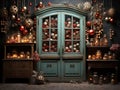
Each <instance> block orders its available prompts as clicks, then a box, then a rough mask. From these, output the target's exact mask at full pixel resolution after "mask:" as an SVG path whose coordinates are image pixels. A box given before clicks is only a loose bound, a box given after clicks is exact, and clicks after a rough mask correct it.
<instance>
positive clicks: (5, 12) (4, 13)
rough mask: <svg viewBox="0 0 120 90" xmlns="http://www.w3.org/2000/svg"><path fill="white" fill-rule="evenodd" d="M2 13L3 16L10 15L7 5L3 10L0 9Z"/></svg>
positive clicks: (0, 13)
mask: <svg viewBox="0 0 120 90" xmlns="http://www.w3.org/2000/svg"><path fill="white" fill-rule="evenodd" d="M0 15H1V16H2V17H7V16H8V11H7V8H6V7H4V8H2V10H1V11H0Z"/></svg>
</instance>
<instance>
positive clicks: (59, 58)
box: [35, 5, 87, 81]
mask: <svg viewBox="0 0 120 90" xmlns="http://www.w3.org/2000/svg"><path fill="white" fill-rule="evenodd" d="M86 14H87V13H85V12H82V11H80V10H79V9H77V8H75V7H68V6H65V5H55V6H51V7H46V8H43V9H41V10H40V11H37V12H35V15H36V17H37V44H36V45H37V46H36V47H37V51H38V52H39V54H40V56H41V61H40V62H39V63H38V71H43V72H44V75H45V76H46V77H47V78H48V79H49V78H51V77H53V78H57V79H59V80H60V81H61V80H66V81H69V80H72V79H73V80H74V79H76V80H78V79H81V80H84V79H85V72H86V71H85V17H86ZM53 15H57V18H58V27H57V33H58V39H57V51H56V52H54V53H53V52H43V51H42V43H43V40H42V35H43V32H42V23H43V22H42V21H43V19H44V18H46V17H51V16H53ZM67 15H69V16H71V17H72V18H73V17H75V18H77V19H78V20H79V22H80V27H79V34H80V36H79V40H78V42H80V45H79V47H80V52H79V53H76V52H65V51H64V48H65V40H66V39H65V37H64V36H65V25H64V22H65V16H67ZM73 30H74V29H73ZM72 40H73V39H72ZM74 41H75V40H73V41H72V42H74Z"/></svg>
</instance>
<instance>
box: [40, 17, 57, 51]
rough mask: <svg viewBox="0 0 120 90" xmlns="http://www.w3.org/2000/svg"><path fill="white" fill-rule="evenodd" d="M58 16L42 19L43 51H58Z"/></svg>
mask: <svg viewBox="0 0 120 90" xmlns="http://www.w3.org/2000/svg"><path fill="white" fill-rule="evenodd" d="M57 19H58V16H57V15H51V16H47V17H44V18H43V19H42V53H48V52H49V53H55V52H58V20H57Z"/></svg>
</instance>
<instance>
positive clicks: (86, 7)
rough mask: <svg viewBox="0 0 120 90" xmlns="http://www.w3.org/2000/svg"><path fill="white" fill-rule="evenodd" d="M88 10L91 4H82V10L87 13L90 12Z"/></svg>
mask: <svg viewBox="0 0 120 90" xmlns="http://www.w3.org/2000/svg"><path fill="white" fill-rule="evenodd" d="M90 8H91V3H90V2H85V3H84V4H83V10H86V11H88V10H90Z"/></svg>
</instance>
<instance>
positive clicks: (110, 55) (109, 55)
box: [108, 51, 112, 59]
mask: <svg viewBox="0 0 120 90" xmlns="http://www.w3.org/2000/svg"><path fill="white" fill-rule="evenodd" d="M108 59H112V53H111V52H110V51H109V52H108Z"/></svg>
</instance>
